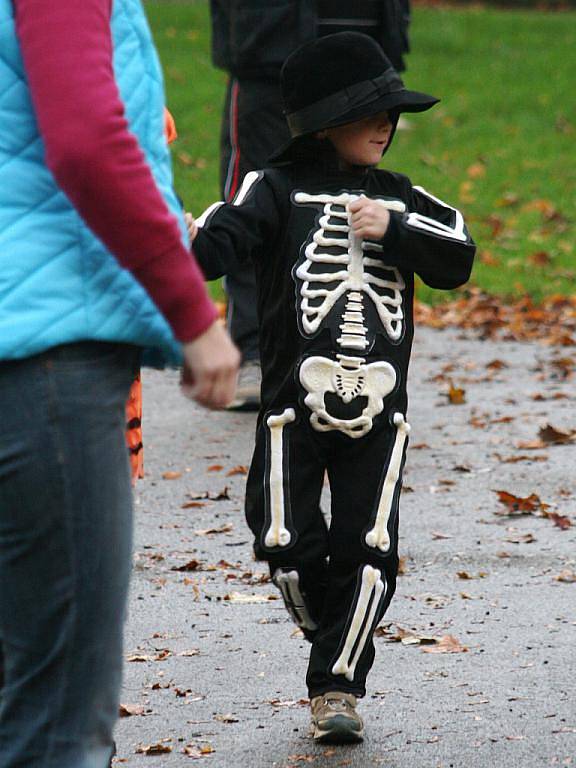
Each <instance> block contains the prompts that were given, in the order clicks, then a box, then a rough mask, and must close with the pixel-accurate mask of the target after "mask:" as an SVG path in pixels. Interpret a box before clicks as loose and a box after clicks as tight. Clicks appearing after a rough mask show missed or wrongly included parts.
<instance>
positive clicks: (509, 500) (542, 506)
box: [494, 491, 550, 517]
mask: <svg viewBox="0 0 576 768" xmlns="http://www.w3.org/2000/svg"><path fill="white" fill-rule="evenodd" d="M494 492H495V493H497V494H498V501H499V502H500V503H501V504H503V505H504V506H505V507H506V511H503V510H496V511H495V513H494V514H496V515H501V516H502V515H505V516H507V517H516V516H519V515H533V514H535V513H536V512H541V513H543V512H545V511H546V510H547V509H549V507H550V505H549V504H546V503H544V502H543V501H541V499H540V497H539V496H538V494H536V493H531V494H530V496H525V497H522V496H514V494H512V493H509V492H508V491H494Z"/></svg>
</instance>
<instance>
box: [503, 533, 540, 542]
mask: <svg viewBox="0 0 576 768" xmlns="http://www.w3.org/2000/svg"><path fill="white" fill-rule="evenodd" d="M505 541H509V542H510V543H511V544H532V543H533V542H535V541H536V537H535V536H534V535H533V534H532V533H521V534H516V535H513V536H507V537H506V539H505Z"/></svg>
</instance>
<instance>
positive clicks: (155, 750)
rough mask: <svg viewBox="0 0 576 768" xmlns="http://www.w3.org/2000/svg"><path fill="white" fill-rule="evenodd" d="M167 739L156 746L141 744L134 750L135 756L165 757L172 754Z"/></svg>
mask: <svg viewBox="0 0 576 768" xmlns="http://www.w3.org/2000/svg"><path fill="white" fill-rule="evenodd" d="M168 741H169V739H163V740H162V741H159V742H157V743H156V744H145V745H144V744H141V745H140V746H139V747H136V749H135V750H134V751H135V752H136V754H137V755H166V754H168V753H169V752H172V747H171V746H170V744H168V743H167V742H168Z"/></svg>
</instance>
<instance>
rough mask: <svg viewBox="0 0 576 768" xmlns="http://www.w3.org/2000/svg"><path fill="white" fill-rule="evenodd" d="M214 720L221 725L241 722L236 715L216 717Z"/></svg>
mask: <svg viewBox="0 0 576 768" xmlns="http://www.w3.org/2000/svg"><path fill="white" fill-rule="evenodd" d="M214 720H218V722H219V723H238V722H240V721H239V720H238V718H237V717H234V715H230V714H228V715H214Z"/></svg>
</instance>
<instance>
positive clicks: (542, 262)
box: [526, 251, 552, 267]
mask: <svg viewBox="0 0 576 768" xmlns="http://www.w3.org/2000/svg"><path fill="white" fill-rule="evenodd" d="M526 260H527V261H528V263H529V264H532V265H533V266H535V267H547V266H548V265H549V264H550V263H551V261H552V257H551V256H550V254H549V253H548V251H537V252H536V253H532V254H530V256H528V258H527V259H526Z"/></svg>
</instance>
